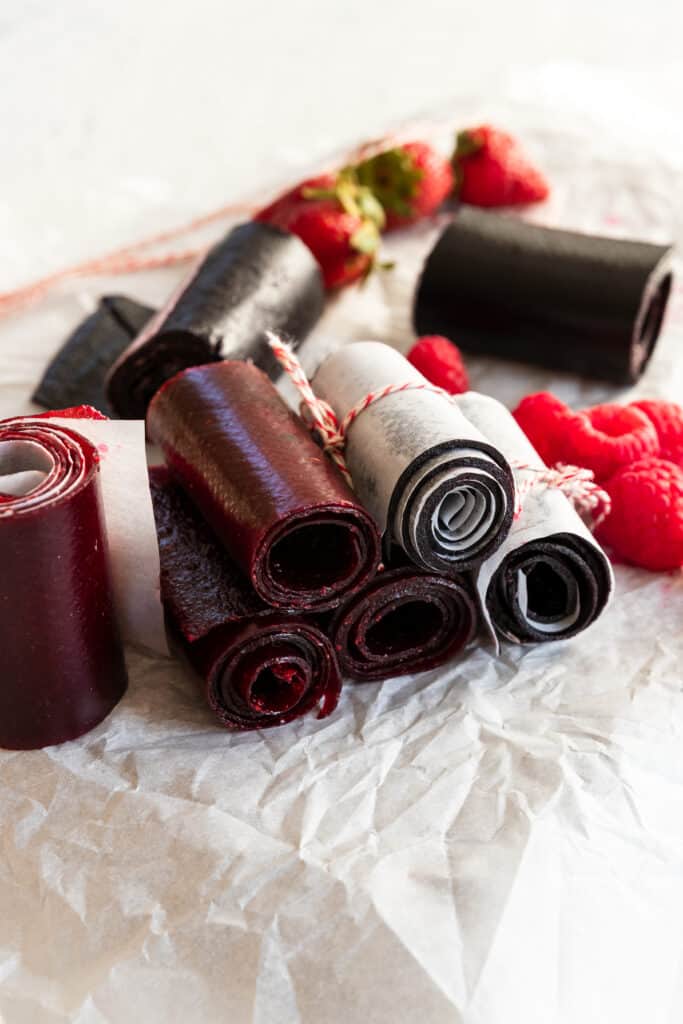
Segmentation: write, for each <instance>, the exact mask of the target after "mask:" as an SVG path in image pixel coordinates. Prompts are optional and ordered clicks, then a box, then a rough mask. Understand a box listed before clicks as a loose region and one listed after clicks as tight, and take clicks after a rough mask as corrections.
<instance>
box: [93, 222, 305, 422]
mask: <svg viewBox="0 0 683 1024" xmlns="http://www.w3.org/2000/svg"><path fill="white" fill-rule="evenodd" d="M324 305H325V291H324V288H323V283H322V277H321V274H320V269H319V267H318V264H317V263H316V261H315V259H314V257H313V256H312V255H311V253H310V252H309V250H308V249H307V248H306V246H305V245H304V243H303V242H302V241H300V239H299V238H297V237H296V236H295V235H293V234H291V233H290V232H287V231H282V230H280V229H279V228H274V227H271V226H270V225H269V224H260V223H256V222H248V223H246V224H240V225H238V226H237V227H235V228H233V229H232V230H231V231H230V232H229V234H227V235H226V237H225V238H224V239H222V240H221V241H220V242H218V243H217V244H216V245H214V246H213V248H211V249H210V250H209V252H208V253H207V254H206V255H205V256H203V257H202V258H201V259H200V260H199V262H198V263H197V264H196V265H195V267H194V268H193V270H192V271H191V273H190V274H189V276H188V277H187V278H186V279H185V280H184V281H183V282H182V283H181V285H180V286H179V288H178V289H177V290H176V291H175V292H174V293H173V295H172V296H171V298H170V299H169V301H168V303H167V304H166V305H165V306H164V308H163V309H161V310H160V311H159V313H158V314H157V315H156V317H154V319H153V320H152V321H151V322H149V323H148V324H147V326H146V328H145V329H144V330H143V332H142V333H141V334H140V336H139V337H138V338H136V340H135V341H134V342H133V344H132V345H131V346H130V347H129V348H128V349H127V350H126V351H125V352H124V353H123V354H122V355H121V357H120V358H119V359H118V361H117V362H116V364H115V366H114V367H113V369H112V371H111V373H110V375H109V379H108V383H107V394H108V397H109V401H110V402H111V405H112V406H113V408H114V409H115V410H116V411H117V413H118V414H119V415H120V416H123V417H126V418H133V419H135V418H137V417H144V416H145V414H146V412H147V407H148V405H149V402H150V400H151V398H152V396H153V395H154V393H155V392H156V391H157V389H158V388H159V387H160V386H161V385H162V384H163V383H164V382H165V381H167V380H169V379H170V378H171V377H173V376H174V375H175V374H176V373H178V372H179V371H180V370H183V369H186V368H187V367H189V366H198V365H200V364H202V363H210V362H215V361H216V360H219V359H250V360H252V361H253V362H255V363H256V364H257V365H258V366H260V367H261V368H262V369H264V370H265V371H266V372H267V373H268V374H269V375H271V376H273V377H275V376H277V375H278V374H279V372H280V368H279V366H278V364H277V362H276V360H275V359H274V357H273V355H272V353H271V351H270V349H269V347H268V344H267V342H266V340H265V336H264V331H266V330H268V329H271V330H274V331H278V332H280V333H282V334H284V335H286V336H288V337H289V338H290V339H291V340H292V341H293V342H294V343H295V344H296V343H298V342H299V341H301V339H302V338H304V337H305V336H306V334H308V332H309V331H310V330H311V328H312V327H313V326H314V324H315V323H316V322H317V321H318V319H319V317H320V316H321V314H322V311H323V308H324Z"/></svg>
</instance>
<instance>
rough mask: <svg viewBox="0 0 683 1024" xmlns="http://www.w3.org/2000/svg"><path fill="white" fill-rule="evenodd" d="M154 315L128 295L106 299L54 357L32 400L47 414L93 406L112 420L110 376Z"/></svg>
mask: <svg viewBox="0 0 683 1024" xmlns="http://www.w3.org/2000/svg"><path fill="white" fill-rule="evenodd" d="M153 314H154V310H153V309H151V308H150V307H149V306H144V305H142V303H140V302H136V301H135V300H134V299H129V298H127V297H126V296H125V295H104V296H103V297H102V298H101V299H100V301H99V305H98V307H97V309H96V310H95V312H94V313H91V314H90V316H88V317H86V319H85V320H83V321H82V322H81V323H80V324H79V325H78V327H77V328H76V329H75V331H74V332H73V333H72V334H71V335H70V336H69V338H67V340H66V341H65V342H64V344H63V345H62V347H61V348H60V349H59V351H58V352H57V354H56V355H55V356H54V358H53V359H52V361H51V362H50V364H49V366H48V367H47V369H46V370H45V373H44V374H43V378H42V380H41V382H40V384H39V385H38V387H37V388H36V391H35V394H34V395H33V401H34V402H37V403H38V405H42V406H45V408H47V409H63V408H66V407H67V406H72V405H90V406H93V407H94V408H95V409H97V410H99V412H102V413H104V414H105V415H107V416H111V415H113V410H112V408H111V406H110V404H109V402H108V400H107V397H106V395H105V390H104V388H105V380H106V377H107V374H108V373H109V371H110V369H111V368H112V366H113V365H114V363H115V362H116V360H117V359H118V358H119V356H120V355H121V353H122V352H124V351H125V349H127V348H128V346H129V345H130V343H131V342H132V340H133V339H134V338H135V337H137V335H138V334H139V333H140V331H141V330H142V329H143V327H144V326H145V324H146V323H147V322H148V321H149V319H150V317H151V316H152V315H153Z"/></svg>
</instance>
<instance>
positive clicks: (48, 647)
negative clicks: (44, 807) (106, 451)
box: [0, 419, 126, 750]
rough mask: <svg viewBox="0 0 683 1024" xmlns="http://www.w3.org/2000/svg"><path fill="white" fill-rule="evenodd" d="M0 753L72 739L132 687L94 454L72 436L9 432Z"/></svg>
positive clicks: (15, 427)
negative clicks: (2, 749) (0, 748)
mask: <svg viewBox="0 0 683 1024" xmlns="http://www.w3.org/2000/svg"><path fill="white" fill-rule="evenodd" d="M0 651H1V652H2V668H1V670H0V746H3V747H8V748H10V749H13V750H30V749H35V748H37V747H44V746H48V745H51V744H53V743H62V742H64V741H65V740H71V739H75V738H76V737H77V736H81V735H82V734H83V733H86V732H88V730H89V729H92V728H93V727H94V726H95V725H97V724H98V723H99V722H100V721H101V720H102V719H103V718H104V717H105V716H106V715H107V714H108V713H109V712H110V711H111V709H112V708H113V707H114V705H115V704H116V703H117V702H118V701H119V700H120V698H121V697H122V695H123V693H124V692H125V689H126V667H125V662H124V658H123V648H122V644H121V640H120V636H119V631H118V626H117V622H116V616H115V612H114V606H113V600H112V588H111V577H110V570H109V564H108V555H107V540H106V534H105V529H104V520H103V515H102V509H101V505H100V495H99V487H98V454H97V451H96V449H95V448H94V447H93V445H92V444H90V442H89V441H87V440H86V439H85V438H84V437H81V435H80V434H78V433H77V432H76V431H75V430H67V429H65V428H63V427H58V426H55V425H52V424H51V423H50V422H49V420H48V419H44V420H42V421H41V422H39V423H36V422H31V421H26V420H21V419H15V420H5V421H4V422H2V423H0Z"/></svg>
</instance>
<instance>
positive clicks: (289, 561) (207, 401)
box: [147, 361, 379, 610]
mask: <svg viewBox="0 0 683 1024" xmlns="http://www.w3.org/2000/svg"><path fill="white" fill-rule="evenodd" d="M147 429H148V432H149V434H150V436H151V437H152V439H153V440H154V441H155V442H156V443H157V444H159V445H160V447H161V450H162V452H163V455H164V459H165V461H166V464H167V465H168V467H169V469H170V470H171V473H172V474H173V476H174V477H175V479H176V480H177V481H178V483H179V484H180V485H181V486H182V487H183V489H184V490H185V491H186V492H187V494H188V495H189V497H190V498H191V499H192V501H193V502H194V503H195V505H196V506H197V508H198V509H199V510H200V512H201V513H202V515H203V516H204V518H205V519H206V520H207V522H208V523H209V525H210V526H211V528H212V529H213V531H214V533H215V534H216V536H217V537H218V538H219V539H220V541H221V542H222V544H223V545H224V546H225V548H226V550H227V551H228V552H229V554H230V556H231V558H232V559H233V560H234V561H235V562H236V563H237V564H238V566H239V568H240V569H241V571H242V572H243V573H244V574H245V575H246V576H247V577H248V578H249V579H250V580H251V582H252V584H253V586H254V589H255V590H256V592H257V593H258V595H259V596H260V597H261V598H262V599H263V600H264V601H266V602H267V603H268V604H271V605H274V606H277V607H281V608H300V609H316V610H320V609H323V608H331V607H335V606H336V605H338V604H339V603H340V601H341V600H343V599H344V597H345V596H346V595H347V594H348V593H350V592H351V591H353V590H355V589H357V588H358V587H361V586H363V584H364V583H365V582H366V581H367V580H368V579H369V578H370V577H371V576H372V575H373V574H374V573H375V571H376V569H377V565H378V563H379V536H378V533H377V527H376V525H375V523H374V521H373V519H372V517H371V516H370V514H369V513H368V512H367V511H366V510H365V508H363V506H362V505H360V504H359V502H358V500H357V499H356V497H355V495H354V494H353V492H352V491H351V490H350V489H349V488H348V487H347V485H346V483H345V482H344V480H343V479H342V477H341V476H340V474H339V473H338V471H337V470H336V469H335V467H334V466H333V465H332V462H331V461H330V460H329V459H328V458H327V456H326V455H324V454H323V452H322V451H321V450H320V448H318V446H317V445H316V444H315V442H314V441H313V440H312V438H311V435H310V433H309V431H308V430H307V429H306V427H305V425H304V424H303V422H302V421H301V420H300V419H299V417H298V416H296V415H295V414H294V413H293V412H291V410H290V409H288V408H287V406H286V405H285V403H284V402H283V400H282V398H281V397H280V395H279V394H278V392H277V391H276V389H275V387H274V386H273V384H272V383H271V381H269V380H268V378H267V377H266V376H265V374H264V373H263V372H262V371H261V370H259V369H258V367H256V366H254V365H252V364H250V363H244V362H233V361H226V362H222V363H213V364H211V365H208V366H197V367H194V368H193V369H189V370H185V371H184V372H183V373H180V374H178V375H177V376H176V377H174V378H173V379H172V380H171V381H169V382H168V383H167V384H166V385H165V386H164V387H163V388H162V389H161V390H160V391H159V392H158V394H157V395H156V397H155V398H154V400H153V402H152V404H151V405H150V409H149V415H148V417H147Z"/></svg>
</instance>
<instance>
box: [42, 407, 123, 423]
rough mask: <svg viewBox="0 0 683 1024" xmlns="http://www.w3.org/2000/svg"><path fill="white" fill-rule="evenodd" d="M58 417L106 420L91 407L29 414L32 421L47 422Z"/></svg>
mask: <svg viewBox="0 0 683 1024" xmlns="http://www.w3.org/2000/svg"><path fill="white" fill-rule="evenodd" d="M55 416H59V417H60V418H61V419H63V420H106V419H108V417H107V416H105V415H104V413H101V412H99V410H98V409H93V407H92V405H72V406H70V407H69V408H68V409H53V410H51V411H50V412H37V413H31V419H32V420H47V419H52V418H53V417H55Z"/></svg>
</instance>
